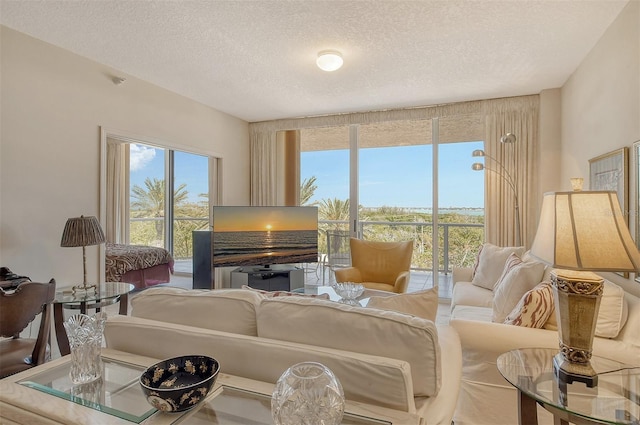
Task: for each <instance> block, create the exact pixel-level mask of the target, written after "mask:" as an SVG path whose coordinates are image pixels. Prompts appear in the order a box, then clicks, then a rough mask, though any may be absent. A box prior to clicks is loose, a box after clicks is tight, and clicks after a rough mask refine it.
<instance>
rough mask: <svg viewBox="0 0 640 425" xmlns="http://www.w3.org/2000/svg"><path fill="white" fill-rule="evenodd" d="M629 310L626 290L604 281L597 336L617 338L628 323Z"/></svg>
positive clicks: (597, 322)
mask: <svg viewBox="0 0 640 425" xmlns="http://www.w3.org/2000/svg"><path fill="white" fill-rule="evenodd" d="M628 314H629V310H628V307H627V300H625V299H624V289H622V288H621V287H619V286H618V285H616V284H615V283H611V282H609V281H608V280H605V281H604V288H603V291H602V298H601V299H600V310H599V311H598V320H597V321H596V331H595V335H596V336H599V337H602V338H615V337H617V336H618V334H619V333H620V331H621V330H622V328H623V326H624V325H625V323H627V316H628Z"/></svg>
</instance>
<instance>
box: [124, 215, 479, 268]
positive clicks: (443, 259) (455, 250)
mask: <svg viewBox="0 0 640 425" xmlns="http://www.w3.org/2000/svg"><path fill="white" fill-rule="evenodd" d="M174 220H175V221H181V222H194V223H193V226H189V227H194V230H196V229H204V228H207V227H208V219H207V218H176V219H174ZM156 221H164V218H162V217H159V218H132V219H131V222H156ZM318 227H319V229H320V231H319V234H318V237H319V239H318V245H319V247H318V248H319V252H320V253H321V254H326V253H327V248H326V234H325V230H326V229H341V230H347V229H348V228H349V223H348V222H347V221H336V220H319V222H318ZM376 227H377V229H376ZM381 228H382V230H381ZM465 230H466V233H465V232H464V231H465ZM163 232H164V230H163ZM432 232H433V223H428V222H414V221H403V222H392V221H361V222H359V224H358V232H357V234H358V237H364V238H365V239H367V237H369V238H371V237H375V238H376V239H378V240H388V241H394V240H408V239H413V240H415V241H416V247H415V249H414V258H413V261H412V269H413V270H419V271H431V270H432V264H433V262H432V260H431V258H432V257H431V253H432V252H433V250H432V249H431V244H432V235H433V233H432ZM438 234H439V236H438V241H439V242H438V245H439V260H438V268H439V270H438V272H440V273H450V272H451V269H452V267H453V266H460V267H465V266H466V267H468V266H472V265H473V263H474V261H475V255H476V253H477V252H478V249H479V247H480V245H481V244H482V242H483V241H484V224H480V223H439V224H438ZM452 235H454V237H452ZM184 236H185V238H188V240H186V239H185V240H184V241H181V242H180V248H179V250H180V251H184V252H179V253H178V255H175V254H174V257H175V258H176V259H180V260H186V261H190V260H191V257H192V255H193V252H192V247H191V244H190V243H187V242H188V241H190V238H191V232H190V231H189V232H188V235H184ZM175 242H177V241H176V240H175V239H174V245H175ZM136 243H141V244H145V245H154V243H155V244H157V241H142V240H136ZM176 248H178V247H177V246H174V251H176ZM189 269H190V267H189Z"/></svg>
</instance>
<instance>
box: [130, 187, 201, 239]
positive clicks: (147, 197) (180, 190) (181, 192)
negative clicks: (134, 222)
mask: <svg viewBox="0 0 640 425" xmlns="http://www.w3.org/2000/svg"><path fill="white" fill-rule="evenodd" d="M144 186H145V188H142V187H140V186H138V185H134V186H133V188H131V197H132V198H133V199H134V200H133V202H131V215H132V217H136V218H164V208H165V206H164V180H160V179H157V178H155V177H153V178H150V177H147V178H146V179H145V180H144ZM186 187H187V185H186V183H183V184H181V185H180V186H178V187H177V188H176V189H175V190H174V192H173V202H174V205H180V204H182V203H184V202H185V201H186V200H187V198H188V197H189V192H188V191H187V190H186ZM163 224H164V223H163V220H155V228H156V236H157V240H162V239H163V237H162V236H163V234H164V225H163Z"/></svg>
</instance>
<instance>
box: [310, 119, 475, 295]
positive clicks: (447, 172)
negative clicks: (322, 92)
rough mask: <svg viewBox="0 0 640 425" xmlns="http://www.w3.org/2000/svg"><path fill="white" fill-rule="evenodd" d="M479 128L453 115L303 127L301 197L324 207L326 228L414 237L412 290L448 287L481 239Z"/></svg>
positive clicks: (378, 236) (381, 236)
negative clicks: (476, 162) (474, 166)
mask: <svg viewBox="0 0 640 425" xmlns="http://www.w3.org/2000/svg"><path fill="white" fill-rule="evenodd" d="M482 128H483V127H482V122H481V120H480V118H479V117H476V116H469V117H459V116H456V117H451V118H441V119H437V118H436V119H433V120H412V121H409V120H406V121H402V120H399V121H388V122H381V123H372V124H360V125H351V126H349V127H347V126H344V127H335V128H321V129H304V130H301V131H300V146H301V149H300V151H301V153H300V158H301V162H300V179H301V182H302V184H301V190H302V192H301V199H307V203H308V204H316V205H319V206H320V220H321V225H323V226H325V228H335V229H341V230H348V231H349V232H350V233H351V234H352V235H355V236H357V237H361V238H364V239H372V240H385V241H400V240H408V239H411V240H414V241H415V242H416V243H415V249H414V256H413V260H412V269H413V273H412V279H411V283H410V290H419V289H422V288H428V287H431V286H434V285H438V284H439V283H438V282H441V281H443V280H444V281H445V282H446V284H448V283H449V280H450V271H451V269H452V268H453V267H454V266H458V265H469V264H472V261H473V254H472V253H473V252H477V249H478V246H479V245H480V244H481V243H482V240H483V234H484V232H483V230H484V229H483V223H484V175H483V174H482V173H475V172H473V171H472V170H471V163H472V162H473V161H472V157H471V152H472V151H473V150H474V149H481V148H482V146H483V142H482V141H481V137H482V132H481V129H482ZM309 182H312V183H313V184H312V185H311V186H312V187H313V196H311V197H307V198H305V197H304V196H303V195H302V193H304V191H305V190H307V191H308V190H309V184H308V183H309ZM433 229H438V231H437V232H436V233H435V235H434V230H433ZM446 284H445V288H444V289H443V290H441V291H440V295H441V296H442V297H447V296H450V286H446Z"/></svg>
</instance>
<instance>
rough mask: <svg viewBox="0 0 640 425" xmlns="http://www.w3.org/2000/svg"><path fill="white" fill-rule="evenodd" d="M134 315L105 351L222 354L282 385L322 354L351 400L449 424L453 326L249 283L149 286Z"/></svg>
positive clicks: (233, 368) (238, 367) (456, 366)
mask: <svg viewBox="0 0 640 425" xmlns="http://www.w3.org/2000/svg"><path fill="white" fill-rule="evenodd" d="M131 305H132V313H131V316H114V317H110V318H109V319H108V321H107V324H106V328H105V332H104V336H105V342H106V346H107V347H108V348H112V349H116V350H121V351H126V352H130V353H134V354H139V355H143V356H149V357H154V358H168V357H172V356H176V355H181V354H205V355H210V356H212V357H215V358H216V359H217V360H218V361H219V362H220V364H221V370H222V372H223V373H228V374H231V375H237V376H242V377H246V378H250V379H255V380H260V381H265V382H272V383H275V382H276V381H277V379H278V378H279V377H280V375H281V374H282V373H283V372H284V371H285V370H286V369H287V368H288V367H289V366H291V365H293V364H295V363H298V362H302V361H317V362H320V363H323V364H325V365H326V366H327V367H329V368H330V369H331V370H332V371H333V372H334V373H335V374H336V376H337V377H338V379H339V380H340V381H341V383H342V385H343V388H344V391H345V396H346V397H347V398H348V399H350V400H354V401H360V402H364V403H369V404H374V405H378V406H384V407H389V408H393V409H397V410H402V411H407V412H411V413H416V414H418V415H420V416H422V417H424V418H425V420H426V423H427V424H443V425H445V424H446V425H450V424H451V420H452V417H453V411H454V409H455V406H456V400H457V397H458V391H459V384H460V376H461V356H462V355H461V352H460V341H459V339H458V336H457V334H456V332H455V331H454V330H453V329H452V328H451V327H449V326H446V325H445V326H440V325H438V326H436V325H435V324H434V323H433V322H432V321H429V320H426V319H422V318H418V317H414V316H411V315H407V314H402V313H398V312H395V311H385V310H379V309H375V308H365V307H353V306H348V305H345V304H341V303H337V302H333V301H329V300H324V299H318V298H311V297H302V296H288V297H282V296H281V297H265V296H264V295H261V294H258V293H256V292H254V291H249V290H243V289H224V290H214V291H207V290H186V289H179V288H152V289H147V290H145V291H143V292H141V293H139V294H137V295H136V296H134V297H133V298H132V300H131Z"/></svg>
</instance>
